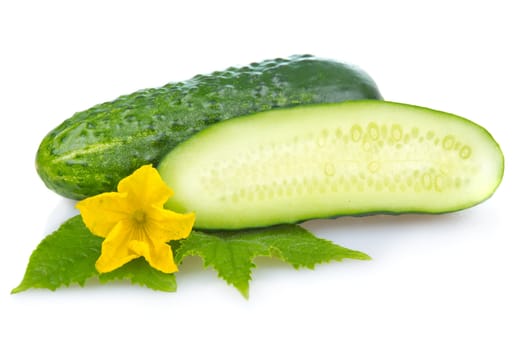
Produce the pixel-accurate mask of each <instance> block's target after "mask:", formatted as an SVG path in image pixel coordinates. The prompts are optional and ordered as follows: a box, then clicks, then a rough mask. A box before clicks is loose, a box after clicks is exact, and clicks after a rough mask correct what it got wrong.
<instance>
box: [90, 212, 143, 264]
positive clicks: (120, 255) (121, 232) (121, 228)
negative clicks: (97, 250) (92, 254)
mask: <svg viewBox="0 0 525 350" xmlns="http://www.w3.org/2000/svg"><path fill="white" fill-rule="evenodd" d="M132 230H133V228H132V227H130V225H129V224H127V223H126V221H121V222H119V223H118V224H117V225H115V227H114V228H113V230H112V231H111V232H110V233H109V234H108V236H107V237H106V239H105V240H104V242H102V251H101V254H100V257H99V258H98V260H97V262H96V264H95V267H96V269H97V271H98V272H100V273H105V272H110V271H113V270H115V269H118V268H119V267H121V266H122V265H124V264H126V263H127V262H129V261H131V260H133V259H136V258H138V257H139V256H140V255H137V254H136V253H135V252H134V251H133V250H130V249H129V243H130V241H131V239H132V238H133V234H132Z"/></svg>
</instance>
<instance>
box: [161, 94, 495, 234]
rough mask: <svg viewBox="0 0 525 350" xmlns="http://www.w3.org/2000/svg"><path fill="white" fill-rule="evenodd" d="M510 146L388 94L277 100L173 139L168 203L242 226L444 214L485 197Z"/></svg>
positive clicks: (201, 224) (200, 220) (165, 171)
mask: <svg viewBox="0 0 525 350" xmlns="http://www.w3.org/2000/svg"><path fill="white" fill-rule="evenodd" d="M503 168H504V160H503V154H502V152H501V150H500V148H499V146H498V144H497V143H496V141H495V140H494V139H493V138H492V136H491V135H490V134H489V133H488V132H487V130H485V129H484V128H482V127H481V126H479V125H477V124H475V123H473V122H471V121H469V120H467V119H464V118H461V117H458V116H455V115H452V114H448V113H444V112H440V111H435V110H431V109H427V108H423V107H417V106H412V105H405V104H399V103H393V102H386V101H372V100H368V101H350V102H342V103H334V104H320V105H309V106H301V107H294V108H287V109H279V110H272V111H267V112H261V113H256V114H252V115H249V116H245V117H240V118H237V119H232V120H227V121H223V122H220V123H217V124H214V125H213V126H211V127H209V128H207V129H205V130H203V131H201V132H199V133H197V134H196V135H195V136H193V137H191V138H190V139H189V140H187V141H186V142H184V143H182V144H180V145H179V146H177V147H175V148H174V149H173V150H172V151H171V152H170V153H168V154H167V156H166V157H165V158H164V159H163V160H162V162H161V163H160V165H159V172H160V174H161V176H162V178H163V179H164V181H166V183H167V184H168V185H169V186H170V187H171V188H172V189H173V191H174V193H175V194H174V196H173V197H172V198H170V199H169V201H168V202H167V204H166V207H167V208H169V209H172V210H175V211H178V212H188V211H193V212H195V213H196V223H195V225H196V227H198V228H204V229H240V228H248V227H260V226H268V225H275V224H280V223H294V222H301V221H305V220H308V219H314V218H326V217H336V216H344V215H367V214H376V213H390V214H402V213H433V214H437V213H445V212H452V211H457V210H460V209H465V208H468V207H471V206H473V205H476V204H478V203H480V202H482V201H484V200H485V199H487V198H489V197H490V196H491V195H492V194H493V193H494V191H495V190H496V188H497V187H498V185H499V183H500V181H501V179H502V176H503Z"/></svg>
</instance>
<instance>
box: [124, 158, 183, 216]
mask: <svg viewBox="0 0 525 350" xmlns="http://www.w3.org/2000/svg"><path fill="white" fill-rule="evenodd" d="M118 191H119V192H121V193H127V194H128V195H129V200H130V201H133V202H135V203H142V204H145V205H150V204H153V205H159V206H162V205H163V204H164V203H165V202H166V201H167V200H168V199H169V198H170V197H171V196H172V195H173V191H172V190H171V189H170V188H169V187H168V185H166V183H164V181H162V178H161V177H160V175H159V173H158V172H157V170H156V169H155V168H153V167H152V166H151V165H143V166H141V167H140V168H139V169H137V170H135V172H133V174H131V175H130V176H128V177H126V178H124V179H122V180H121V181H120V183H119V184H118Z"/></svg>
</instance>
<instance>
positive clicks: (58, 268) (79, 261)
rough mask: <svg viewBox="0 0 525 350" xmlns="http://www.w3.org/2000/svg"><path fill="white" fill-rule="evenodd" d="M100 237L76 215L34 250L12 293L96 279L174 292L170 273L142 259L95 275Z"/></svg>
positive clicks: (173, 281) (174, 287) (174, 284)
mask: <svg viewBox="0 0 525 350" xmlns="http://www.w3.org/2000/svg"><path fill="white" fill-rule="evenodd" d="M102 240H103V239H102V238H100V237H97V236H95V235H93V234H91V232H90V231H89V230H88V229H87V228H86V226H85V225H84V222H83V221H82V218H81V217H80V215H77V216H74V217H72V218H71V219H69V220H67V221H66V222H65V223H63V224H62V226H60V227H59V229H58V230H56V231H55V232H53V233H51V234H50V235H48V236H47V237H45V238H44V239H43V240H42V242H40V244H39V245H38V247H37V248H36V249H35V251H34V252H33V254H31V257H30V258H29V263H28V265H27V269H26V272H25V275H24V278H23V280H22V282H21V283H20V285H19V286H18V287H16V288H14V289H13V290H12V293H19V292H23V291H25V290H27V289H29V288H48V289H51V290H56V289H57V288H58V287H61V286H69V285H70V284H73V283H78V284H79V285H81V286H83V285H84V284H85V282H86V280H87V279H89V278H92V277H95V276H99V279H100V281H101V282H107V281H111V280H120V279H129V280H131V282H132V283H137V284H139V285H143V286H146V287H149V288H151V289H154V290H161V291H170V292H171V291H175V290H176V289H177V284H176V281H175V275H174V274H166V273H163V272H160V271H157V270H155V269H154V268H152V267H151V266H149V265H148V264H147V263H146V262H145V260H144V259H135V260H133V261H131V262H130V263H128V264H126V265H124V266H122V267H121V268H119V269H117V270H115V271H112V272H110V273H106V274H99V273H98V271H97V270H96V269H95V262H96V261H97V259H98V257H99V256H100V247H101V244H102Z"/></svg>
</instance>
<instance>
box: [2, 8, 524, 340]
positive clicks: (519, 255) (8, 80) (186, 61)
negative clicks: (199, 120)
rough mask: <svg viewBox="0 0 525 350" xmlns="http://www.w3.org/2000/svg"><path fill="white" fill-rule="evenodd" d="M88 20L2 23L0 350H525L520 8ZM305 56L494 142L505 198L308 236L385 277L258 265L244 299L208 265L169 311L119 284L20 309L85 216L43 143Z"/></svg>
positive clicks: (101, 15) (9, 14)
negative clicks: (40, 158)
mask: <svg viewBox="0 0 525 350" xmlns="http://www.w3.org/2000/svg"><path fill="white" fill-rule="evenodd" d="M78 3H79V2H71V1H69V2H66V1H64V2H57V1H51V0H48V1H34V2H29V1H16V2H15V1H11V4H9V2H7V1H5V2H2V3H1V5H0V106H1V108H0V118H1V121H2V125H3V126H2V127H1V128H0V133H1V134H0V141H1V147H0V150H1V157H0V160H1V162H2V163H1V171H0V176H1V182H0V186H1V189H2V192H1V193H2V195H1V197H0V203H2V204H4V207H3V209H2V210H1V211H0V212H1V221H0V222H1V226H0V231H1V237H2V239H1V241H0V247H1V249H0V259H1V260H0V268H1V276H0V287H1V288H0V320H1V324H2V326H1V328H0V347H1V348H2V349H21V348H44V349H51V348H54V349H69V348H75V349H100V348H101V349H109V348H115V349H126V348H147V349H160V348H162V349H167V348H173V349H184V348H186V349H189V348H191V349H201V348H224V349H226V348H228V349H263V348H264V349H273V348H275V349H284V348H288V349H309V348H320V349H340V348H348V349H349V348H355V349H525V332H524V331H525V301H524V299H525V287H524V285H523V280H524V277H525V238H524V237H525V230H524V228H523V211H524V210H523V202H524V200H523V198H524V196H525V193H524V192H525V191H524V190H523V178H524V177H525V172H524V168H523V161H524V157H523V153H524V151H525V147H524V132H523V123H522V121H523V119H524V117H525V115H524V108H523V102H524V93H523V92H524V84H523V82H524V81H525V72H524V68H523V66H524V62H525V55H524V54H523V51H522V50H523V46H524V41H525V40H524V34H525V25H524V20H523V18H524V11H523V10H522V8H521V7H519V6H518V5H520V1H510V0H497V1H483V0H479V1H461V0H454V1H448V0H447V1H445V0H441V1H400V0H398V1H388V0H385V1H357V2H353V1H340V2H337V1H330V0H324V1H305V0H303V1H289V2H287V1H284V0H281V1H273V0H266V1H256V2H249V1H245V2H238V3H236V2H231V1H181V2H176V1H166V2H160V1H147V2H146V1H144V2H143V3H142V4H138V3H136V2H134V1H122V2H115V1H113V2H111V1H89V2H87V1H86V2H85V3H84V4H83V5H79V4H78ZM146 3H147V5H145V4H146ZM298 53H311V54H315V55H318V56H321V57H327V58H332V59H336V60H340V61H345V62H349V63H354V64H357V65H359V66H361V67H362V68H364V69H365V70H366V71H368V72H369V73H370V75H372V77H373V78H374V79H375V80H376V82H377V84H378V85H379V87H380V89H381V91H382V93H383V95H384V97H385V98H386V99H388V100H393V101H398V102H405V103H412V104H416V105H422V106H426V107H431V108H435V109H441V110H445V111H448V112H451V113H455V114H459V115H461V116H464V117H466V118H469V119H472V120H474V121H475V122H477V123H479V124H481V125H483V126H484V127H486V128H487V129H488V130H489V131H490V132H491V133H492V134H493V136H494V137H495V138H496V140H497V141H498V142H499V143H500V145H501V147H502V149H503V151H504V154H505V156H506V169H505V176H504V179H503V183H502V184H501V186H500V188H499V189H498V191H497V192H496V194H495V195H494V196H493V197H492V198H490V199H489V200H488V201H486V202H484V203H483V204H481V205H479V206H477V207H475V208H472V209H469V210H466V211H463V212H459V213H456V214H450V215H445V216H437V217H427V216H413V215H411V216H402V217H382V216H380V217H368V218H342V219H338V220H336V221H322V220H321V221H313V222H310V223H307V224H305V227H307V228H309V229H311V230H313V231H314V232H316V233H317V234H318V235H319V236H321V237H324V238H328V239H331V240H333V241H335V242H337V243H339V244H341V245H344V246H346V247H349V248H353V249H358V250H362V251H365V252H367V253H369V254H370V255H371V256H372V257H373V258H374V260H372V261H370V262H359V261H345V262H341V263H332V264H326V265H322V266H319V267H318V268H317V269H316V270H314V271H310V270H300V271H295V270H293V269H292V268H291V267H288V266H287V265H285V264H282V263H279V262H275V261H273V260H270V259H258V260H257V263H258V265H259V268H258V269H256V270H255V272H254V274H253V281H252V283H251V294H250V299H249V300H248V301H246V300H245V299H243V298H242V297H241V295H240V294H239V293H238V292H237V291H236V290H235V289H234V288H232V287H230V286H228V285H226V283H224V282H223V281H222V280H219V279H217V278H216V276H215V272H214V271H213V270H203V269H202V267H201V262H200V260H199V259H198V258H192V259H188V260H187V261H186V264H184V265H183V266H182V268H181V272H180V273H179V274H178V275H177V281H178V285H179V290H178V291H177V292H176V293H161V292H153V291H150V290H148V289H145V288H141V287H138V286H131V285H129V284H128V283H125V282H123V283H115V284H111V285H98V284H96V283H89V284H88V286H87V287H85V288H80V287H77V286H75V287H72V288H62V289H59V290H58V291H56V292H51V291H48V290H31V291H27V292H24V293H21V294H17V295H10V290H11V289H12V288H13V287H15V286H16V285H18V283H19V282H20V280H21V278H22V276H23V273H24V271H25V267H26V264H27V260H28V258H29V255H30V254H31V252H32V250H33V249H34V248H35V247H36V245H37V244H38V243H39V242H40V240H41V239H42V238H43V237H44V236H45V235H46V234H48V233H50V232H51V231H53V229H55V228H56V227H57V226H58V225H59V224H60V223H61V222H62V221H63V220H65V219H66V218H67V217H69V216H72V215H74V214H75V212H74V210H73V209H72V208H73V205H74V202H72V201H67V200H64V199H61V198H60V197H59V196H57V195H55V194H54V193H52V192H51V191H49V190H47V189H46V188H45V186H44V185H43V184H42V182H41V181H40V179H39V178H38V176H37V175H36V172H35V170H34V154H35V152H36V149H37V147H38V144H39V142H40V140H41V139H42V137H43V136H44V135H45V134H46V133H47V132H48V131H49V130H51V129H52V128H53V127H55V126H56V125H57V124H58V123H60V122H61V121H62V120H63V119H65V118H68V117H69V116H71V115H72V114H73V113H74V112H76V111H79V110H83V109H86V108H88V107H90V106H92V105H94V104H96V103H99V102H103V101H108V100H112V99H114V98H116V97H117V96H119V95H121V94H125V93H130V92H133V91H135V90H137V89H141V88H146V87H155V86H160V85H163V84H165V83H167V82H168V81H178V80H184V79H188V78H191V77H192V76H193V75H195V74H197V73H208V72H211V71H214V70H222V69H224V68H227V67H229V66H231V65H244V64H248V63H250V62H254V61H260V60H263V59H267V58H275V57H284V56H288V55H291V54H298ZM6 344H11V345H6Z"/></svg>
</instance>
